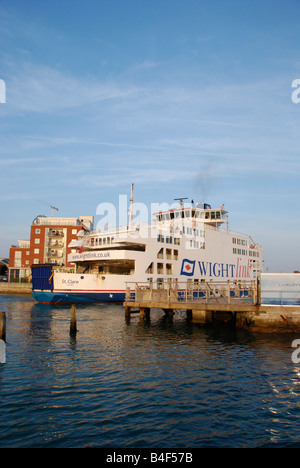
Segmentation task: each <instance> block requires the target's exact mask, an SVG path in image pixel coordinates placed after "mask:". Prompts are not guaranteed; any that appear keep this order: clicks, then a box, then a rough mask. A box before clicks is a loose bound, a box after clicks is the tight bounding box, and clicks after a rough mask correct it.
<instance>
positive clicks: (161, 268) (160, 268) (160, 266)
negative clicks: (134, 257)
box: [157, 263, 164, 275]
mask: <svg viewBox="0 0 300 468" xmlns="http://www.w3.org/2000/svg"><path fill="white" fill-rule="evenodd" d="M157 273H158V274H160V275H163V274H164V264H163V263H158V264H157Z"/></svg>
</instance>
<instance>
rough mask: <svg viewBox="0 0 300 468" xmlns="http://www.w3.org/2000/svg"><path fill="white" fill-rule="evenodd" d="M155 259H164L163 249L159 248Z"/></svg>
mask: <svg viewBox="0 0 300 468" xmlns="http://www.w3.org/2000/svg"><path fill="white" fill-rule="evenodd" d="M157 258H164V249H163V248H161V249H160V251H159V252H158V254H157Z"/></svg>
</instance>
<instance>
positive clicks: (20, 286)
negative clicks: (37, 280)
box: [0, 282, 32, 295]
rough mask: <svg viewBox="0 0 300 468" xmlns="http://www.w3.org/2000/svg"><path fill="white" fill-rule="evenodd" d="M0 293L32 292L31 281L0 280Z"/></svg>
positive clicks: (27, 293)
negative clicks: (11, 281) (13, 281)
mask: <svg viewBox="0 0 300 468" xmlns="http://www.w3.org/2000/svg"><path fill="white" fill-rule="evenodd" d="M0 294H26V295H30V294H32V285H31V283H8V282H0Z"/></svg>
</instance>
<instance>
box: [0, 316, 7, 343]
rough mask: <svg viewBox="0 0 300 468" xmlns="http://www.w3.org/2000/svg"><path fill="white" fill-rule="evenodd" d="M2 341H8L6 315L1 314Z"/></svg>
mask: <svg viewBox="0 0 300 468" xmlns="http://www.w3.org/2000/svg"><path fill="white" fill-rule="evenodd" d="M0 340H3V341H6V315H5V312H0Z"/></svg>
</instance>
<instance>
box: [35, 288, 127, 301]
mask: <svg viewBox="0 0 300 468" xmlns="http://www.w3.org/2000/svg"><path fill="white" fill-rule="evenodd" d="M32 296H33V297H34V299H35V300H36V301H38V302H41V303H43V304H95V303H112V304H116V303H122V302H124V300H125V292H124V293H120V292H118V293H115V292H113V291H112V292H90V293H89V292H78V293H77V292H74V293H60V292H55V291H49V290H46V291H45V290H44V291H35V290H33V291H32Z"/></svg>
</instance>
